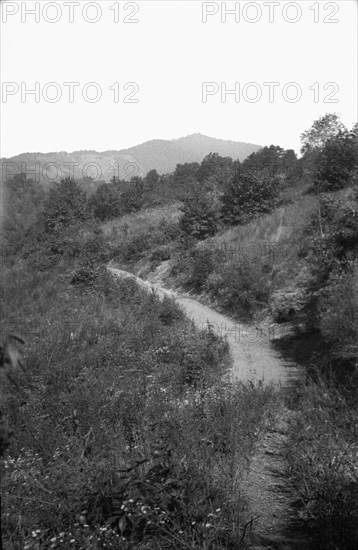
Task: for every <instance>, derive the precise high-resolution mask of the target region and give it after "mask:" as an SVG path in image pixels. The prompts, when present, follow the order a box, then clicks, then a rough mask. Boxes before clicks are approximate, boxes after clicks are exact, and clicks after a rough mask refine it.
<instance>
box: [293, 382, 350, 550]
mask: <svg viewBox="0 0 358 550" xmlns="http://www.w3.org/2000/svg"><path fill="white" fill-rule="evenodd" d="M357 415H358V411H357V410H356V408H355V407H353V408H352V406H351V405H349V404H348V403H347V401H346V400H345V399H344V397H343V396H342V395H341V394H340V393H339V392H338V391H337V390H336V389H333V388H332V387H331V388H329V387H327V386H325V385H324V384H322V383H319V384H312V383H311V384H309V385H308V386H306V388H305V390H304V393H303V397H302V398H301V401H300V403H299V412H298V415H297V419H296V422H295V425H294V426H293V429H292V430H291V440H290V445H289V448H288V459H289V467H290V475H291V481H292V487H293V491H294V497H295V498H296V503H297V507H298V517H299V522H300V524H301V528H303V529H304V530H305V531H308V532H309V534H310V535H311V538H312V539H313V540H312V544H313V547H314V548H317V550H327V549H332V550H333V549H334V548H337V547H339V548H340V549H341V550H350V549H352V548H356V547H357V544H358V531H357V525H358V500H357V494H358V471H357V460H358V445H357V435H358V434H357V429H356V427H357V425H358V424H357V420H358V416H357Z"/></svg>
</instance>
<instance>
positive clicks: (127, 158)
mask: <svg viewBox="0 0 358 550" xmlns="http://www.w3.org/2000/svg"><path fill="white" fill-rule="evenodd" d="M259 149H261V146H259V145H253V144H251V143H242V142H239V141H228V140H224V139H216V138H212V137H208V136H203V135H202V134H192V135H189V136H186V137H182V138H179V139H173V140H163V139H154V140H151V141H146V142H145V143H142V144H140V145H136V146H134V147H130V148H129V149H122V150H120V151H104V152H102V153H98V152H96V151H75V152H73V153H66V152H64V151H61V152H58V153H22V154H20V155H17V156H15V157H12V158H8V159H5V158H3V159H1V160H0V162H1V164H2V165H3V164H4V163H7V164H6V166H4V167H2V170H1V173H2V179H3V178H4V174H6V173H7V174H9V173H10V171H12V170H14V171H15V172H21V171H23V172H26V173H27V174H28V177H33V174H32V173H31V172H33V170H34V169H35V166H36V173H37V174H38V176H37V178H38V180H39V181H40V182H42V183H50V182H51V181H58V180H60V179H61V178H63V177H67V176H69V175H74V177H75V178H76V179H83V178H84V177H85V176H90V177H94V178H95V179H96V180H98V179H100V180H104V181H109V180H110V179H111V178H112V177H113V175H115V176H116V177H120V178H121V179H130V178H131V177H132V176H135V175H139V176H144V175H145V174H146V173H147V172H149V170H152V169H153V168H155V169H156V170H157V172H158V173H159V174H165V173H168V172H172V171H173V170H174V169H175V166H176V164H184V163H185V162H201V161H202V160H203V158H204V157H205V156H206V155H208V154H209V153H219V155H221V156H226V157H227V156H229V157H232V158H233V159H234V160H236V159H239V160H241V161H242V160H244V159H245V158H246V157H247V156H248V155H250V154H251V153H253V152H255V151H258V150H259ZM12 163H13V164H12Z"/></svg>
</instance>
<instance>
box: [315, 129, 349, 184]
mask: <svg viewBox="0 0 358 550" xmlns="http://www.w3.org/2000/svg"><path fill="white" fill-rule="evenodd" d="M357 167H358V141H357V134H356V131H355V129H354V128H353V130H352V131H351V132H348V131H347V130H345V131H340V132H339V133H338V134H337V135H336V136H334V137H333V138H330V139H329V140H328V141H326V143H325V145H324V147H323V149H322V150H321V151H320V152H319V153H318V156H317V158H316V162H315V174H314V183H315V185H316V187H317V188H318V189H319V190H324V191H335V190H338V189H342V188H343V187H346V186H347V185H349V184H350V183H351V182H352V181H353V180H354V179H355V177H356V176H357Z"/></svg>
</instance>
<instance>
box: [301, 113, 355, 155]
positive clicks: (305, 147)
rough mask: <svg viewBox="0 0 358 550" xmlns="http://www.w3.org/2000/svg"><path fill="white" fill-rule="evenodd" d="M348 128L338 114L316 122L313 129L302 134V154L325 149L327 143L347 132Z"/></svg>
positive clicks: (326, 116) (328, 115)
mask: <svg viewBox="0 0 358 550" xmlns="http://www.w3.org/2000/svg"><path fill="white" fill-rule="evenodd" d="M346 130H347V128H346V127H345V126H344V124H343V123H342V122H341V121H340V119H339V116H338V115H337V114H336V113H329V114H326V115H323V116H321V117H320V118H319V119H317V120H315V121H314V123H313V124H312V126H311V128H310V129H309V130H307V131H306V132H303V134H301V142H302V147H301V153H302V154H303V155H304V154H306V153H312V152H314V151H320V150H322V149H323V147H324V145H325V143H326V142H327V141H328V140H329V139H332V138H334V137H336V136H337V135H338V134H339V132H344V131H346Z"/></svg>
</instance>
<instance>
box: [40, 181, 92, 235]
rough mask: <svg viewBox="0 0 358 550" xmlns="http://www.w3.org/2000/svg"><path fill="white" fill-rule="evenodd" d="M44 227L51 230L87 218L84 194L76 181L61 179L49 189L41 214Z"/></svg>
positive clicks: (74, 223) (47, 230)
mask: <svg viewBox="0 0 358 550" xmlns="http://www.w3.org/2000/svg"><path fill="white" fill-rule="evenodd" d="M42 218H43V222H44V229H45V231H46V232H53V231H54V230H56V229H57V228H61V227H62V228H64V227H69V226H71V225H76V224H78V223H80V222H83V221H85V220H87V219H88V204H87V198H86V194H85V193H84V192H83V191H82V190H81V189H80V188H79V186H78V185H77V183H76V182H75V181H74V180H72V179H70V178H67V179H63V180H61V182H60V183H58V184H56V185H55V186H54V187H53V188H52V189H51V191H50V194H49V196H48V199H47V201H46V203H45V205H44V211H43V214H42Z"/></svg>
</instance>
